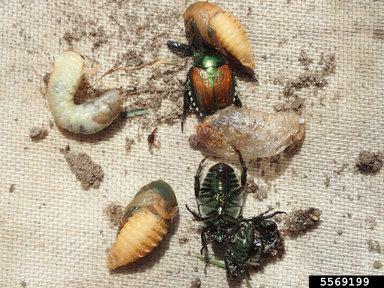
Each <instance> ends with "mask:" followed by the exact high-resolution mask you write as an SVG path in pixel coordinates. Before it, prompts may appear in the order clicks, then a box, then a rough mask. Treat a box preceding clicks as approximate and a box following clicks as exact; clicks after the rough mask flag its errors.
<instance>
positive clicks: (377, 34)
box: [373, 29, 384, 40]
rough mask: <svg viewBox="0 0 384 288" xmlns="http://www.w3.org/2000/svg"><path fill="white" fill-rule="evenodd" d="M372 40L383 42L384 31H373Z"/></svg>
mask: <svg viewBox="0 0 384 288" xmlns="http://www.w3.org/2000/svg"><path fill="white" fill-rule="evenodd" d="M373 38H375V39H379V40H384V29H374V30H373Z"/></svg>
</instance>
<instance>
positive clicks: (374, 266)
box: [372, 260, 383, 269]
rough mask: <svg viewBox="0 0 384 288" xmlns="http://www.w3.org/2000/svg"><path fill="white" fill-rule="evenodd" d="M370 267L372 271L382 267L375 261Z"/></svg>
mask: <svg viewBox="0 0 384 288" xmlns="http://www.w3.org/2000/svg"><path fill="white" fill-rule="evenodd" d="M372 267H373V269H380V268H381V267H383V263H381V261H380V260H376V261H374V262H373V264H372Z"/></svg>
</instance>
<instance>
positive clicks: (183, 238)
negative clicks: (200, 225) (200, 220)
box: [179, 237, 189, 245]
mask: <svg viewBox="0 0 384 288" xmlns="http://www.w3.org/2000/svg"><path fill="white" fill-rule="evenodd" d="M187 242H189V238H187V237H180V238H179V244H180V245H183V244H185V243H187Z"/></svg>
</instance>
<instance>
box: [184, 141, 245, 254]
mask: <svg viewBox="0 0 384 288" xmlns="http://www.w3.org/2000/svg"><path fill="white" fill-rule="evenodd" d="M233 148H234V150H235V151H236V153H237V154H238V155H239V161H240V164H241V167H242V173H241V182H240V184H239V181H238V179H237V176H236V174H235V171H234V170H233V168H232V167H231V166H229V165H228V164H226V163H217V164H215V165H214V166H212V167H211V168H210V169H209V171H208V173H207V175H206V177H205V178H204V181H203V184H202V185H201V187H200V174H201V170H202V168H203V164H204V161H205V160H206V159H207V157H205V158H204V159H203V160H202V161H201V162H200V165H199V168H198V170H197V173H196V175H195V197H196V202H197V206H198V212H195V211H193V210H191V209H190V208H189V207H188V206H187V209H188V211H189V212H191V213H192V215H193V216H194V217H195V219H197V220H200V221H203V222H204V227H203V229H202V231H201V242H202V248H201V253H202V254H203V251H204V252H205V255H207V253H208V250H207V245H208V240H211V241H212V242H213V244H217V245H220V244H223V243H225V242H227V241H228V240H229V239H230V237H231V234H233V233H235V232H236V230H234V231H233V233H231V231H230V230H232V228H236V227H237V226H236V225H235V224H237V223H238V221H239V217H240V214H241V210H242V206H243V190H244V186H245V183H246V181H247V167H246V165H245V162H244V160H243V157H242V156H241V153H240V151H239V150H238V149H237V148H235V147H233Z"/></svg>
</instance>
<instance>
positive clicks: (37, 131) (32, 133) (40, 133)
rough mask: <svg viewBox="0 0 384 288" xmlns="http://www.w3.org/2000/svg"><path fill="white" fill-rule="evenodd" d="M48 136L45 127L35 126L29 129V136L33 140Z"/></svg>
mask: <svg viewBox="0 0 384 288" xmlns="http://www.w3.org/2000/svg"><path fill="white" fill-rule="evenodd" d="M47 136H48V130H47V128H45V127H33V128H31V129H29V137H30V138H31V139H32V140H33V141H39V140H42V139H44V138H45V137H47Z"/></svg>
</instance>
